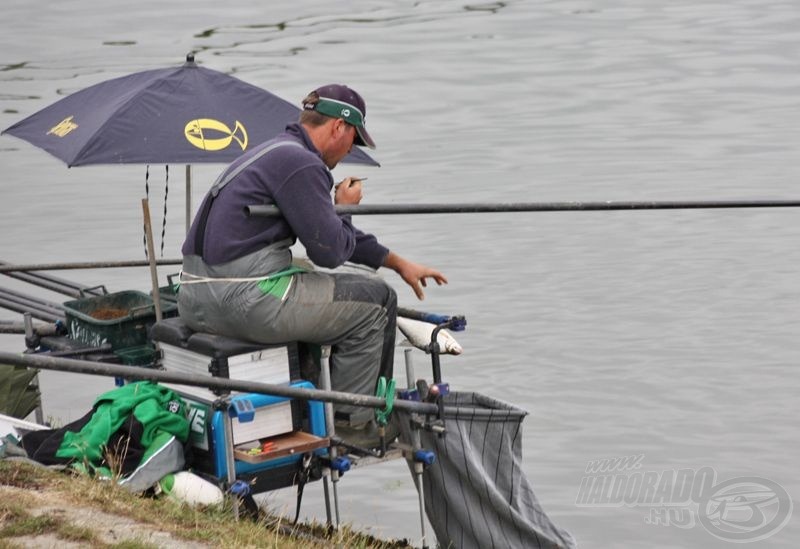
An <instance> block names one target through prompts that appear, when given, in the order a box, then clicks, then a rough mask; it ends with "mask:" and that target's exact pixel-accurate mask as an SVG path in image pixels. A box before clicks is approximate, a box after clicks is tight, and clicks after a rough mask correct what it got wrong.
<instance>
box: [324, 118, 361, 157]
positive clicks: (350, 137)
mask: <svg viewBox="0 0 800 549" xmlns="http://www.w3.org/2000/svg"><path fill="white" fill-rule="evenodd" d="M330 123H331V124H332V128H331V139H330V142H329V146H328V147H327V150H326V151H325V154H323V155H322V157H323V159H324V161H325V165H326V166H328V168H330V169H333V168H334V166H336V165H337V164H338V163H339V162H340V161H341V160H342V159H343V158H344V157H345V156H347V155H348V154H350V151H351V150H352V149H353V143H355V140H356V137H357V133H356V127H355V126H352V125H350V124H348V123H347V122H345V121H344V120H342V119H341V118H336V119H334V120H332V121H331V122H330Z"/></svg>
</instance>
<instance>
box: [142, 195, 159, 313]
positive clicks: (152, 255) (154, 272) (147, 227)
mask: <svg viewBox="0 0 800 549" xmlns="http://www.w3.org/2000/svg"><path fill="white" fill-rule="evenodd" d="M142 212H143V215H144V233H145V235H146V236H147V257H148V261H149V263H150V281H151V282H152V285H153V305H155V313H156V322H158V321H159V320H161V296H160V295H159V292H158V268H157V267H156V263H155V259H156V252H155V247H154V246H153V227H152V225H151V224H150V203H149V201H148V200H147V199H146V198H142Z"/></svg>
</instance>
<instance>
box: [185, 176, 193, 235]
mask: <svg viewBox="0 0 800 549" xmlns="http://www.w3.org/2000/svg"><path fill="white" fill-rule="evenodd" d="M191 226H192V166H191V165H189V164H186V234H189V228H190V227H191Z"/></svg>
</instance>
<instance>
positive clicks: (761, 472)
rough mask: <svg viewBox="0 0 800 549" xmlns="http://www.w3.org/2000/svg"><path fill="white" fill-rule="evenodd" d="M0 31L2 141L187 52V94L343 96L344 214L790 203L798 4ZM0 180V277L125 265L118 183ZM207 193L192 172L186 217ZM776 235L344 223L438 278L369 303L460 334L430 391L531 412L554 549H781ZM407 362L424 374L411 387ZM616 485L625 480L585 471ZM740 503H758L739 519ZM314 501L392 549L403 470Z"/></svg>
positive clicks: (401, 514)
mask: <svg viewBox="0 0 800 549" xmlns="http://www.w3.org/2000/svg"><path fill="white" fill-rule="evenodd" d="M2 11H3V16H2V19H0V30H1V31H2V32H0V46H1V47H0V127H2V128H5V127H8V126H9V125H11V124H12V123H14V122H16V121H17V120H19V119H20V118H22V117H24V116H27V115H28V114H31V113H33V112H35V111H37V110H38V109H40V108H42V107H44V106H46V105H48V104H50V103H51V102H53V101H56V100H57V99H59V98H60V97H62V96H64V95H66V94H69V93H71V92H74V91H77V90H79V89H81V88H83V87H86V86H89V85H91V84H94V83H97V82H100V81H102V80H105V79H108V78H112V77H116V76H122V75H125V74H128V73H131V72H135V71H139V70H145V69H152V68H159V67H164V66H170V65H177V64H180V63H181V62H182V61H183V58H184V56H185V54H186V53H187V52H189V51H196V52H197V59H198V62H199V63H201V64H202V65H204V66H207V67H210V68H214V69H217V70H221V71H225V72H229V73H233V74H236V75H237V76H238V77H240V78H242V79H244V80H246V81H248V82H250V83H252V84H255V85H258V86H261V87H264V88H267V89H269V90H270V91H272V92H273V93H276V94H277V95H280V96H281V97H284V98H286V99H288V100H290V101H293V102H295V103H296V102H299V100H300V99H301V98H302V97H303V96H304V95H305V94H306V93H307V92H308V91H310V90H311V89H313V88H315V87H316V86H318V85H320V84H323V83H328V82H334V81H336V82H345V83H348V84H350V85H352V86H353V87H355V88H356V89H358V90H359V91H360V92H361V93H362V94H363V95H364V97H365V98H366V100H367V103H368V109H369V113H368V121H369V128H370V131H371V133H372V135H373V137H374V138H375V139H376V142H377V143H378V147H379V148H378V150H377V151H375V154H374V156H375V157H376V159H378V160H379V161H380V162H381V164H382V167H381V168H364V167H360V166H359V167H352V166H350V167H348V166H347V165H343V166H340V167H338V168H337V169H336V170H335V175H336V176H337V177H339V178H340V177H344V176H346V175H351V174H352V175H359V176H368V177H369V181H368V182H367V183H365V187H366V188H365V194H366V198H365V203H398V204H399V203H419V202H518V201H561V200H565V201H566V200H577V201H596V200H673V199H674V200H714V199H765V198H794V199H796V198H798V196H800V190H798V188H797V187H798V182H799V181H800V177H799V176H800V163H798V151H800V133H798V130H797V128H798V127H800V73H799V72H798V70H797V66H798V61H800V39H799V35H798V28H800V4H797V3H796V2H791V1H788V0H784V1H774V2H763V1H755V0H732V1H730V2H712V1H708V0H691V1H690V0H675V1H667V0H654V1H651V2H637V1H634V0H596V1H591V2H590V1H588V0H583V1H581V0H566V1H560V2H556V1H552V0H551V1H518V2H514V1H509V2H489V3H481V2H476V3H463V2H453V1H448V0H444V1H414V2H409V1H400V2H398V1H391V2H390V1H377V0H370V1H364V2H335V3H332V2H322V1H319V0H317V1H308V2H284V1H273V2H269V3H261V4H259V3H254V2H237V1H234V2H227V3H224V4H219V3H218V2H210V1H207V0H195V1H192V2H180V1H179V2H171V3H163V2H155V1H152V0H138V1H137V2H115V3H113V7H112V6H111V4H110V3H107V2H101V1H99V0H65V1H61V2H43V1H41V0H5V1H4V3H3V10H2ZM0 168H1V169H2V174H3V175H2V196H3V202H2V212H3V214H2V216H1V217H0V231H2V234H3V237H2V245H0V250H1V251H2V253H0V259H2V260H4V261H9V262H14V263H42V262H66V261H101V260H109V261H114V260H122V259H142V258H143V257H144V255H143V247H142V234H141V231H142V228H141V227H142V222H141V218H142V212H141V205H140V199H141V198H142V197H143V196H144V192H145V188H144V186H145V167H144V166H102V167H86V168H75V169H67V168H65V167H64V165H63V164H61V162H60V161H58V160H56V159H54V158H52V157H50V156H49V155H47V154H46V153H44V152H42V151H40V150H38V149H35V148H34V147H33V146H31V145H29V144H27V143H25V142H22V141H19V140H17V139H14V138H11V137H7V136H4V137H2V138H0ZM171 168H172V169H171V170H170V172H169V194H168V201H167V206H168V210H167V227H166V236H165V239H164V244H165V246H164V248H165V251H164V256H165V257H177V256H178V254H179V248H180V245H181V241H182V239H181V235H182V233H183V230H184V228H183V224H184V219H183V211H184V196H183V167H182V166H173V167H171ZM220 169H222V166H218V165H205V166H195V168H194V172H193V174H194V180H195V185H196V195H195V199H194V206H195V207H196V205H197V203H199V199H200V196H201V194H202V193H203V192H204V191H205V190H206V189H207V188H208V186H209V185H210V183H211V182H212V180H213V178H214V177H215V175H216V173H217V172H218V171H219V170H220ZM150 187H151V192H150V199H151V201H152V207H153V212H154V213H153V218H154V222H155V223H156V224H157V225H160V224H161V219H162V215H163V214H162V211H163V204H164V195H165V171H164V168H163V166H151V167H150ZM799 219H800V218H798V212H797V210H796V209H786V210H777V209H772V210H693V211H664V212H656V211H644V212H595V213H590V212H584V213H564V212H553V213H527V214H524V213H518V214H473V215H428V216H416V217H400V216H384V217H365V218H363V219H360V220H359V223H360V225H361V226H362V228H364V229H365V230H368V231H374V232H376V233H377V234H379V235H380V236H381V238H382V240H383V241H384V242H385V243H386V244H387V245H388V246H389V247H391V248H393V249H395V250H397V251H398V252H400V253H401V254H403V255H406V256H408V257H410V258H413V259H415V260H418V261H421V262H424V263H428V264H430V265H433V266H437V267H439V268H440V269H441V270H443V271H444V272H445V273H446V274H447V275H448V277H449V278H450V284H449V285H448V286H446V287H442V288H438V287H434V288H430V289H429V290H428V292H427V299H426V301H425V302H424V303H423V304H420V303H417V302H415V300H414V297H413V294H412V293H411V291H410V290H409V289H407V288H406V287H405V286H404V285H403V284H402V281H400V280H399V278H398V277H396V276H395V275H394V274H393V273H389V274H387V275H386V276H387V279H388V280H389V281H390V282H391V283H392V284H393V285H394V286H395V287H396V288H397V289H398V292H399V295H400V301H401V305H403V306H407V307H416V308H423V309H426V310H431V311H437V312H443V313H453V314H459V313H460V314H465V315H466V317H467V319H468V323H469V327H468V330H467V331H466V332H464V333H463V335H459V340H460V342H461V343H462V345H463V346H464V348H465V352H464V355H463V356H461V357H456V358H449V357H448V358H445V359H444V361H443V371H444V377H445V379H446V380H447V381H449V382H450V383H451V385H452V386H453V388H455V389H458V390H465V391H469V390H476V391H480V392H483V393H486V394H488V395H491V396H494V397H498V398H502V399H504V400H507V401H509V402H512V403H515V404H517V405H519V406H520V407H522V408H525V409H526V410H528V411H529V412H530V415H529V417H528V418H527V419H526V422H525V435H524V442H523V451H524V458H525V472H526V473H527V475H528V477H529V478H530V480H531V482H532V484H533V486H534V487H535V488H536V491H537V494H538V496H539V498H540V499H541V501H542V503H543V505H544V507H545V509H546V510H547V512H548V513H549V514H550V515H551V516H552V518H553V519H554V520H555V521H556V522H557V523H558V524H559V525H561V526H563V527H564V528H566V529H568V530H569V531H571V532H572V533H573V535H574V536H575V537H576V538H577V539H578V541H579V543H580V544H581V546H582V547H598V548H611V547H619V548H628V547H648V548H673V547H704V548H705V547H730V546H732V545H733V543H732V541H731V538H732V534H731V533H730V532H734V531H737V528H738V531H742V530H743V531H744V535H745V537H747V536H748V535H749V538H747V539H753V538H756V537H763V536H759V535H758V534H759V532H760V533H762V534H764V535H766V537H764V538H763V539H760V540H758V541H751V542H750V543H748V544H745V545H748V546H753V547H786V548H788V547H796V546H797V543H798V539H800V523H799V522H798V519H797V516H798V514H800V511H798V510H794V511H795V512H794V514H791V511H792V509H789V503H790V501H791V500H794V501H798V497H800V480H799V479H800V477H799V476H798V475H797V459H798V456H799V455H800V443H798V439H797V431H798V426H799V425H798V424H799V422H798V419H797V418H798V416H799V415H800V403H799V402H800V401H799V400H798V398H797V394H798V386H800V373H799V372H800V370H798V362H799V359H800V307H799V305H800V299H798V298H800V287H798V274H799V273H798V271H800V245H798V243H800V221H799ZM156 230H157V232H160V231H158V228H157V229H156ZM158 244H160V237H159V239H158ZM175 270H176V269H174V270H170V269H168V268H164V269H161V275H162V278H164V277H165V276H166V275H167V274H170V273H171V272H174V271H175ZM54 274H56V275H58V276H62V277H64V278H69V279H72V280H77V281H80V282H82V283H86V284H100V283H104V284H106V285H107V287H108V288H109V289H110V290H111V291H118V290H125V289H141V290H146V289H147V288H148V286H149V275H148V273H147V271H146V270H144V269H117V270H102V271H99V270H95V271H68V272H59V273H54ZM2 284H3V286H6V287H10V288H15V289H20V290H22V291H25V292H28V293H32V294H34V295H39V296H42V297H46V298H48V299H52V300H54V301H64V300H65V297H64V296H58V295H55V294H48V293H46V292H44V291H42V290H38V289H36V288H33V287H30V286H26V285H24V284H21V283H18V282H17V281H14V280H11V279H8V278H6V277H3V280H2ZM19 318H20V317H19V316H18V315H15V314H14V313H10V312H5V311H3V312H2V313H0V319H19ZM22 347H23V342H22V339H21V337H17V336H2V338H1V339H0V348H2V349H3V350H5V351H17V350H21V349H22ZM415 360H416V365H417V370H418V372H423V371H424V370H423V366H424V365H425V364H426V361H427V358H426V357H425V356H424V355H422V354H421V353H420V354H419V355H415ZM401 363H402V357H401V354H400V353H399V352H398V364H399V365H400V364H401ZM401 370H402V368H400V367H398V373H399V374H400V375H401V376H402V372H401ZM42 377H43V379H42V386H43V391H44V398H45V405H46V413H47V414H48V415H50V416H52V417H56V418H60V419H61V420H63V421H67V420H70V419H75V418H77V417H79V416H80V415H83V413H85V411H87V410H88V407H89V406H90V405H91V402H92V399H93V398H94V397H95V396H96V395H97V394H99V393H100V392H102V391H104V390H106V389H108V388H109V387H110V381H108V380H106V379H103V378H96V377H81V378H78V377H76V376H72V375H66V374H53V373H45V374H44V375H43V376H42ZM625 456H635V457H636V459H635V460H634V462H633V463H634V464H635V467H634V466H632V467H623V466H620V467H619V468H618V469H617V470H616V471H612V472H608V471H607V472H606V473H605V475H603V474H602V473H601V472H587V471H590V470H591V469H590V465H589V464H590V462H594V461H596V460H601V459H604V458H621V457H625ZM679 471H682V473H681V475H683V476H682V477H680V478H683V479H684V484H683V485H684V486H688V487H689V488H698V489H699V488H701V487H702V486H701V482H700V478H701V477H702V474H701V473H702V472H705V473H708V472H709V471H712V472H713V475H714V477H713V480H714V483H713V484H714V490H712V492H713V494H710V493H706V495H714V496H718V497H720V498H724V497H729V500H728V502H729V503H730V505H731V509H733V508H734V507H735V505H736V504H738V505H739V507H738V508H737V509H735V511H737V512H738V513H739V514H738V515H737V516H733V515H722V514H719V513H718V514H717V516H716V517H715V515H714V512H713V511H714V510H715V509H716V510H718V506H719V501H720V500H710V501H705V502H703V501H691V500H690V499H687V498H684V497H682V496H681V495H680V494H677V493H672V492H671V491H670V490H671V487H672V486H673V485H676V486H677V484H673V481H674V482H675V483H677V481H676V480H674V478H673V477H676V476H678V472H679ZM703 478H706V477H703ZM604 479H606V481H607V482H612V481H613V482H617V483H620V482H621V483H622V484H623V489H627V490H628V492H629V493H630V494H633V495H634V496H635V495H637V494H639V495H642V494H645V491H644V489H643V488H640V487H638V486H637V485H636V483H637V482H639V483H644V484H647V482H650V484H651V485H652V487H653V489H654V490H656V492H657V494H656V495H655V496H653V492H652V491H651V493H650V496H651V497H650V499H649V500H648V501H649V504H648V503H643V502H642V500H638V501H630V502H628V501H626V500H625V498H622V497H620V498H616V499H615V498H613V497H612V498H605V499H604V498H603V497H602V493H601V492H602V491H601V490H600V491H598V490H599V488H597V486H598V483H602V482H603V480H604ZM637 479H638V480H637ZM643 479H649V480H643ZM693 479H694V480H693ZM659 486H661V488H662V489H661V490H658V487H659ZM664 486H666V487H667V489H664ZM593 487H594V488H593ZM729 488H730V490H729ZM739 488H741V490H739V491H736V490H735V489H739ZM765 490H766V491H767V492H769V493H770V494H772V495H778V496H780V495H781V494H783V498H782V499H781V500H780V501H779V502H778V503H774V502H773V503H769V502H766V503H764V504H763V505H760V504H759V505H755V504H752V505H750V504H749V503H752V502H754V501H755V502H756V503H758V502H759V501H761V500H754V499H753V497H755V496H753V494H754V493H757V492H760V493H762V494H763V492H764V491H765ZM321 491H322V490H321V487H320V486H312V487H309V489H308V490H307V495H306V498H305V499H306V504H305V507H304V511H305V513H306V516H309V517H313V516H316V517H317V518H324V512H323V507H322V505H321V503H320V500H321V498H320V495H321ZM339 492H340V495H341V498H342V499H341V510H342V516H343V519H344V520H345V521H350V522H353V523H355V524H357V525H362V526H365V527H370V528H371V529H372V531H374V532H375V533H377V534H379V535H385V536H397V537H408V538H410V539H417V538H418V535H419V534H418V532H419V528H418V524H417V522H418V521H417V508H416V495H415V492H414V489H413V484H412V482H411V478H410V476H409V475H408V472H407V470H406V469H405V466H404V465H403V464H401V463H395V464H391V465H387V466H384V467H378V468H374V469H372V470H369V469H367V470H362V471H361V472H354V473H351V474H348V475H346V476H345V478H344V480H343V482H342V483H341V484H340V490H339ZM645 495H646V494H645ZM269 499H270V501H271V503H272V504H273V505H275V506H281V505H286V506H289V507H291V505H292V504H293V501H292V497H291V495H286V494H283V495H280V494H278V495H274V496H270V498H269ZM634 499H635V498H634ZM313 500H317V501H313ZM734 500H735V501H734ZM759 512H762V513H763V514H764V515H763V516H764V517H765V518H764V520H763V523H764V524H766V528H765V529H762V530H760V531H757V527H758V525H759V524H761V523H759V520H761V519H760V516H759V515H758V513H759ZM720 517H721V518H722V519H727V520H728V522H727V523H725V522H724V521H723V522H720V521H719V520H717V522H716V523H714V524H711V525H709V521H712V522H713V521H714V520H715V518H716V519H719V518H720ZM776 517H777V518H776ZM782 517H787V520H788V523H787V524H786V525H785V526H783V528H782V529H778V527H779V526H780V524H781V523H782V522H783V519H782ZM748 520H752V522H747V521H748Z"/></svg>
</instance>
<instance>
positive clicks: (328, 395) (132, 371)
mask: <svg viewBox="0 0 800 549" xmlns="http://www.w3.org/2000/svg"><path fill="white" fill-rule="evenodd" d="M0 363H2V364H18V365H21V366H28V367H31V368H39V369H41V370H56V371H60V372H74V373H79V374H91V375H101V376H108V377H122V378H125V379H130V380H149V381H156V382H162V383H177V384H179V385H192V386H194V387H206V388H209V389H221V390H223V391H228V392H230V391H240V392H243V393H258V394H262V395H275V396H282V397H287V398H294V399H299V400H319V401H322V402H333V403H339V404H350V405H352V406H364V407H366V408H383V407H384V406H386V401H385V400H384V399H382V398H378V397H374V396H369V395H359V394H355V393H343V392H340V391H323V390H320V389H304V388H301V387H291V386H288V385H274V384H270V383H259V382H255V381H239V380H235V379H228V378H221V377H210V376H201V375H191V374H184V373H180V372H167V371H164V370H155V369H152V368H141V367H137V366H123V365H121V364H108V363H103V362H92V361H89V360H76V359H72V358H61V357H49V356H42V355H37V354H25V353H8V352H0ZM394 407H395V408H397V409H401V410H410V411H414V412H418V413H420V414H435V413H436V411H437V410H438V408H437V407H436V405H435V404H431V403H426V402H412V401H406V400H396V401H395V403H394ZM453 410H454V412H458V409H457V408H454V409H453ZM475 412H477V413H479V412H480V410H476V411H475ZM489 412H491V411H489ZM487 413H488V412H487Z"/></svg>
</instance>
